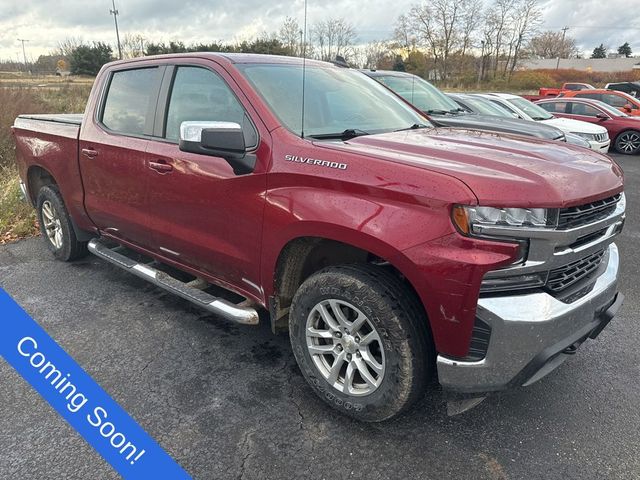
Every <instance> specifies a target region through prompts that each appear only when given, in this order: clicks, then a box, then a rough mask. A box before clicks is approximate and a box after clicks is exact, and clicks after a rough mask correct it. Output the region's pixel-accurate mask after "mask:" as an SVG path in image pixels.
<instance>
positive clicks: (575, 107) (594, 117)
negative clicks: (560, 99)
mask: <svg viewBox="0 0 640 480" xmlns="http://www.w3.org/2000/svg"><path fill="white" fill-rule="evenodd" d="M567 113H570V115H569V116H570V117H571V118H573V119H575V120H582V121H583V122H589V123H596V124H600V123H602V119H601V118H598V115H602V114H605V113H604V112H603V111H601V110H600V109H598V108H596V107H592V106H591V105H587V104H586V103H581V102H567ZM605 115H606V114H605ZM607 116H608V115H607Z"/></svg>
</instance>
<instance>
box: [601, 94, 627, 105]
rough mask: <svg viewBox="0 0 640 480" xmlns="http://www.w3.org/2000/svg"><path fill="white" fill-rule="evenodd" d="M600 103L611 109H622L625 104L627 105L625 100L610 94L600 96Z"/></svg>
mask: <svg viewBox="0 0 640 480" xmlns="http://www.w3.org/2000/svg"><path fill="white" fill-rule="evenodd" d="M602 101H603V102H604V103H608V104H609V105H611V106H612V107H624V106H625V105H626V104H627V103H629V102H628V101H627V99H626V98H624V97H622V96H620V95H615V94H611V93H605V94H604V95H602Z"/></svg>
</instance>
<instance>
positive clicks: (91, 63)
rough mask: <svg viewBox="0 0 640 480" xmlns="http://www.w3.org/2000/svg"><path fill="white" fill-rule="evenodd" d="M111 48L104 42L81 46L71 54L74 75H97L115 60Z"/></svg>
mask: <svg viewBox="0 0 640 480" xmlns="http://www.w3.org/2000/svg"><path fill="white" fill-rule="evenodd" d="M112 56H113V51H112V50H111V47H110V46H109V45H107V44H106V43H103V42H94V43H93V45H80V46H78V47H76V48H74V49H73V51H72V52H71V73H72V74H73V75H97V74H98V72H99V71H100V69H101V68H102V66H103V65H104V64H105V63H108V62H110V61H111V60H113V58H112Z"/></svg>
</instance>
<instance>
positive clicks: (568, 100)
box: [536, 97, 640, 155]
mask: <svg viewBox="0 0 640 480" xmlns="http://www.w3.org/2000/svg"><path fill="white" fill-rule="evenodd" d="M536 104H537V105H540V106H541V107H542V108H544V109H545V110H547V111H548V112H551V113H553V114H554V115H556V116H558V117H566V118H573V119H575V120H582V121H584V122H590V123H597V124H598V125H602V126H603V127H605V128H606V129H607V131H608V132H609V138H611V141H612V142H613V145H614V147H615V149H616V150H617V151H618V152H620V153H624V154H627V155H634V154H636V153H639V152H640V118H639V117H632V116H630V115H627V114H625V113H622V112H621V111H620V110H618V109H617V108H614V107H612V106H610V105H607V104H606V103H604V102H600V101H598V100H589V99H586V98H575V97H561V98H550V99H545V100H540V101H538V102H536Z"/></svg>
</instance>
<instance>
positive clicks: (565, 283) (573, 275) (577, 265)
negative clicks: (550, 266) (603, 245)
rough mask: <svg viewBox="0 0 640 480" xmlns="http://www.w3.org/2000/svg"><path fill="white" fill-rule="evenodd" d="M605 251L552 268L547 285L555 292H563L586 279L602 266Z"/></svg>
mask: <svg viewBox="0 0 640 480" xmlns="http://www.w3.org/2000/svg"><path fill="white" fill-rule="evenodd" d="M604 252H605V251H604V250H598V251H597V252H594V253H592V254H591V255H589V256H587V257H585V258H582V259H580V260H577V261H575V262H571V263H569V264H567V265H564V266H562V267H560V268H556V269H554V270H551V271H550V272H549V277H548V279H547V285H546V287H547V288H548V289H549V290H551V291H553V292H561V291H562V290H565V289H566V288H569V287H570V286H571V285H573V284H575V283H577V282H579V281H580V280H582V279H584V278H585V277H587V276H588V275H590V274H591V273H593V272H594V271H596V270H597V268H598V267H599V266H600V263H601V262H602V258H603V257H604Z"/></svg>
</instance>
